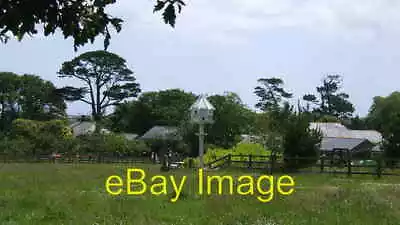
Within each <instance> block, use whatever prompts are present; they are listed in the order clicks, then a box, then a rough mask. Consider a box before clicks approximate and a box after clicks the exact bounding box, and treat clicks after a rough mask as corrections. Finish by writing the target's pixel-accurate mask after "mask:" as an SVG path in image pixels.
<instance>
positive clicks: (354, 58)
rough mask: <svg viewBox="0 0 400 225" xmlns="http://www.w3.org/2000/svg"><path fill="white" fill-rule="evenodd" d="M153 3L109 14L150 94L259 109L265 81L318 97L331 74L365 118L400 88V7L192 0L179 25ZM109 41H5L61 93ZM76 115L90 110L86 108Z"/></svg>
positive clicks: (16, 63)
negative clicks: (73, 67)
mask: <svg viewBox="0 0 400 225" xmlns="http://www.w3.org/2000/svg"><path fill="white" fill-rule="evenodd" d="M154 2H155V1H154V0H135V1H130V0H119V1H117V3H116V4H114V5H113V6H112V7H109V8H108V12H110V13H111V14H112V15H115V16H117V17H120V18H122V19H124V21H125V22H124V24H123V28H122V31H121V32H120V33H119V34H114V35H113V37H112V40H111V44H110V47H109V51H111V52H113V53H117V54H119V55H120V56H122V57H123V58H125V59H126V60H127V64H128V66H129V68H130V69H132V70H133V71H134V72H135V75H136V78H137V81H138V82H139V83H140V86H141V88H142V90H143V91H157V90H165V89H169V88H180V89H184V90H186V91H191V92H195V93H199V94H200V93H205V94H216V93H218V94H220V93H223V92H224V91H232V92H236V93H238V94H239V96H240V97H241V98H242V100H243V102H244V103H246V104H247V105H248V106H249V107H252V108H253V107H254V105H255V104H256V102H257V97H256V96H255V95H254V93H253V91H254V88H255V87H256V86H257V85H258V84H257V80H258V79H259V78H267V77H280V78H282V79H283V80H284V81H285V86H284V87H285V88H286V89H288V90H289V91H291V92H293V93H294V98H295V99H297V98H301V96H302V95H304V94H308V93H315V92H316V86H318V85H319V84H321V81H322V79H323V77H324V76H326V75H328V74H339V75H341V76H342V77H343V91H344V92H346V93H348V94H349V95H350V101H351V102H352V103H354V105H355V108H356V112H355V114H358V115H360V116H365V115H366V114H367V113H368V110H369V107H370V106H371V104H372V98H373V97H374V96H387V95H389V94H390V93H391V92H393V91H396V90H398V86H399V84H400V77H399V76H398V73H399V72H400V42H399V38H400V27H399V26H398V24H399V23H400V14H399V13H398V12H399V11H400V1H396V0H351V1H350V0H301V1H300V0H246V1H244V0H218V1H215V0H191V1H186V3H187V6H186V7H185V8H184V9H183V10H182V13H181V14H180V15H179V16H178V19H177V23H176V27H175V28H174V29H173V28H171V27H170V26H168V25H166V24H164V23H163V21H162V20H161V15H160V14H158V13H153V12H152V10H153V4H154ZM102 40H103V39H102V38H101V37H100V38H99V39H98V41H96V42H95V43H94V44H88V45H86V46H85V47H83V48H80V49H79V51H77V52H75V51H74V49H73V41H72V40H71V39H66V40H65V39H64V38H63V37H62V36H61V35H60V34H59V33H58V34H56V35H54V36H49V37H43V36H41V35H38V36H34V37H27V38H25V39H24V40H23V41H22V42H17V41H15V40H11V41H9V42H8V43H7V44H0V71H9V72H15V73H18V74H25V73H26V74H36V75H39V76H41V77H42V78H43V79H45V80H50V81H52V82H53V83H55V84H56V85H57V86H58V87H61V86H64V85H71V84H74V83H75V82H74V81H73V80H61V79H60V78H58V77H57V71H58V70H59V69H60V67H61V64H62V63H63V62H64V61H67V60H71V59H72V58H73V57H76V56H78V55H79V54H82V53H84V52H86V51H93V50H101V49H102V48H103V42H102ZM67 112H68V113H69V114H87V113H89V107H88V106H87V105H85V104H84V103H72V104H69V105H68V110H67Z"/></svg>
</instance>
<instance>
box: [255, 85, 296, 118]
mask: <svg viewBox="0 0 400 225" xmlns="http://www.w3.org/2000/svg"><path fill="white" fill-rule="evenodd" d="M258 82H259V83H260V84H261V85H260V86H257V87H256V88H255V91H254V93H255V94H256V95H257V97H258V98H259V102H258V103H257V104H256V107H257V108H259V109H261V110H263V111H272V110H276V109H278V108H279V107H280V106H281V103H282V101H283V100H284V99H288V98H291V97H292V95H293V94H292V93H289V92H287V91H286V90H285V89H284V88H283V87H282V86H283V85H284V81H283V80H282V79H281V78H276V77H272V78H260V79H258Z"/></svg>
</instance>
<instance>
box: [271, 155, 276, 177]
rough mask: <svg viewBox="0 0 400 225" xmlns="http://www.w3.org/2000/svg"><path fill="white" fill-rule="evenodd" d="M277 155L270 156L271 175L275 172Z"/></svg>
mask: <svg viewBox="0 0 400 225" xmlns="http://www.w3.org/2000/svg"><path fill="white" fill-rule="evenodd" d="M275 158H276V157H275V154H271V155H270V156H269V161H270V165H269V174H270V175H272V172H273V170H274V166H275Z"/></svg>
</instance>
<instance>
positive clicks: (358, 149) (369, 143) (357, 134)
mask: <svg viewBox="0 0 400 225" xmlns="http://www.w3.org/2000/svg"><path fill="white" fill-rule="evenodd" d="M310 129H314V130H319V131H320V132H321V134H322V141H321V143H320V145H319V149H320V150H321V152H324V153H329V152H334V151H335V150H349V151H350V152H351V153H352V155H353V156H370V155H371V153H374V152H381V148H380V144H381V142H382V140H383V139H382V135H381V134H380V133H379V132H378V131H375V130H350V129H347V128H346V127H345V126H344V125H342V124H340V123H310Z"/></svg>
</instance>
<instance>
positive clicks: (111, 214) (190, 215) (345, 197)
mask: <svg viewBox="0 0 400 225" xmlns="http://www.w3.org/2000/svg"><path fill="white" fill-rule="evenodd" d="M128 168H140V169H143V170H144V171H145V172H146V178H145V181H146V182H149V183H150V180H151V177H152V176H154V175H164V176H170V175H172V176H174V177H176V179H177V180H180V179H181V177H183V176H187V181H186V184H185V186H184V188H183V191H182V193H181V196H180V198H179V200H178V201H177V202H175V203H171V202H170V198H171V197H172V196H173V195H174V193H173V189H172V187H171V185H170V184H169V186H168V188H167V189H168V194H167V195H160V196H155V195H152V194H151V193H150V192H149V191H148V192H146V193H145V194H143V195H136V196H135V195H126V194H124V192H123V193H121V195H118V196H111V195H110V194H108V193H107V191H106V187H105V183H106V180H107V178H108V177H109V176H111V175H119V176H121V177H122V178H123V180H124V183H125V178H126V170H127V169H128ZM207 174H208V175H221V176H222V175H232V176H239V175H252V176H259V175H263V174H260V172H259V171H258V172H257V171H250V170H248V171H240V170H221V171H213V172H211V171H210V172H207ZM275 176H279V175H275ZM293 178H294V180H295V187H294V192H293V194H292V195H289V196H282V195H280V194H279V193H275V195H274V199H273V200H272V201H271V202H269V203H262V202H260V201H258V200H257V198H256V196H240V195H236V194H234V195H229V194H224V195H217V194H211V195H203V196H200V195H198V194H197V185H198V180H197V171H195V170H189V169H180V170H175V171H169V172H160V168H159V166H153V165H145V164H136V165H135V164H132V165H117V164H115V165H98V164H90V165H89V164H79V165H78V164H2V165H0V224H1V225H14V224H15V225H28V224H29V225H31V224H38V225H39V224H40V225H46V224H49V225H50V224H51V225H58V224H60V225H62V224H65V225H66V224H68V225H80V224H82V225H93V224H107V225H108V224H110V225H113V224H115V225H117V224H118V225H119V224H133V225H142V224H143V225H148V224H154V225H156V224H157V225H160V224H175V225H186V224H205V225H206V224H211V225H213V224H215V225H220V224H221V225H225V224H226V225H242V224H248V225H267V224H268V225H273V224H281V225H289V224H307V225H309V224H328V225H329V224H332V225H333V224H335V225H336V224H360V225H368V224H371V225H377V224H400V177H389V176H386V177H385V176H384V177H382V178H381V179H379V180H378V179H376V178H375V177H373V176H370V175H359V176H356V175H353V176H352V177H351V178H348V177H346V176H345V175H329V174H312V175H311V174H304V175H293ZM224 188H226V187H225V186H224ZM224 190H225V189H224Z"/></svg>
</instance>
